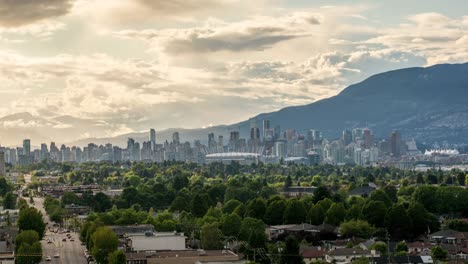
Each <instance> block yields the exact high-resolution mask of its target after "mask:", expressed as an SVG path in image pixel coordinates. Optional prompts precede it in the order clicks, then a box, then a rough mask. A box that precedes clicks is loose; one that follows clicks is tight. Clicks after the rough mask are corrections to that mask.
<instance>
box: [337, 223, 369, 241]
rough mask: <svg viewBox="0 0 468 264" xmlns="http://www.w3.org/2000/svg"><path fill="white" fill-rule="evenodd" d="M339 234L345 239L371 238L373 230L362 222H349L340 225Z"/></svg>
mask: <svg viewBox="0 0 468 264" xmlns="http://www.w3.org/2000/svg"><path fill="white" fill-rule="evenodd" d="M340 232H341V234H342V235H343V236H345V237H360V238H371V237H372V235H373V234H374V233H375V228H374V227H373V226H371V225H370V224H369V223H367V222H366V221H363V220H351V221H348V222H343V223H342V224H341V225H340Z"/></svg>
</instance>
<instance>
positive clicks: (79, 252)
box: [25, 175, 87, 264]
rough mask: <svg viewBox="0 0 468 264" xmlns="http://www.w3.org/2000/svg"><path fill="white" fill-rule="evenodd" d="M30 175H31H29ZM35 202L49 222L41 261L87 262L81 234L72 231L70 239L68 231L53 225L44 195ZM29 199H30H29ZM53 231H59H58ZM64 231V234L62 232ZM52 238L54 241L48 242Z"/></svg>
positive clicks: (35, 198)
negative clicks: (46, 209)
mask: <svg viewBox="0 0 468 264" xmlns="http://www.w3.org/2000/svg"><path fill="white" fill-rule="evenodd" d="M28 176H29V175H28ZM28 176H26V175H25V181H26V183H28V181H30V179H31V178H30V176H29V177H28ZM33 199H34V203H33V204H30V205H31V206H34V207H35V208H36V209H38V210H40V211H41V212H42V215H43V216H44V222H45V223H47V226H46V234H45V236H44V239H43V240H42V241H41V244H42V251H43V253H42V255H43V257H42V261H41V263H56V264H59V263H63V264H87V261H86V259H85V257H84V250H85V246H82V245H81V242H80V239H79V234H78V233H76V232H70V235H71V238H73V239H74V241H70V239H68V238H67V234H66V232H64V230H61V229H60V228H59V227H53V223H52V221H50V218H49V216H48V215H47V213H46V211H45V209H44V206H43V203H44V198H42V197H33ZM27 200H28V201H29V199H27ZM52 231H58V232H57V233H55V232H52ZM61 231H62V232H63V233H62V234H61V233H60V232H61ZM63 238H66V241H62V239H63ZM48 240H50V241H51V242H52V243H48V242H47V241H48ZM56 254H59V257H58V258H54V255H56ZM47 256H50V257H51V261H47V260H46V257H47Z"/></svg>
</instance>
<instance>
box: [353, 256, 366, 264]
mask: <svg viewBox="0 0 468 264" xmlns="http://www.w3.org/2000/svg"><path fill="white" fill-rule="evenodd" d="M352 263H353V264H369V259H368V258H366V257H360V258H357V259H355V260H353V262H352Z"/></svg>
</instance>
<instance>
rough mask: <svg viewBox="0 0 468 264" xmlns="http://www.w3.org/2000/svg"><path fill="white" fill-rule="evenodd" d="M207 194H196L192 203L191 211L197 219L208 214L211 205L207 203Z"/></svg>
mask: <svg viewBox="0 0 468 264" xmlns="http://www.w3.org/2000/svg"><path fill="white" fill-rule="evenodd" d="M206 196H207V194H205V195H202V194H198V193H197V194H195V196H194V197H193V199H192V201H191V203H190V210H191V212H192V214H193V215H194V216H196V217H203V216H204V215H205V214H206V212H207V211H208V208H209V204H208V202H207V197H206Z"/></svg>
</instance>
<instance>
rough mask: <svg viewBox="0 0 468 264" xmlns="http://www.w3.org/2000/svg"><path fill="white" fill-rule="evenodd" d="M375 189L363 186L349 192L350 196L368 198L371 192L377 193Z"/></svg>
mask: <svg viewBox="0 0 468 264" xmlns="http://www.w3.org/2000/svg"><path fill="white" fill-rule="evenodd" d="M375 189H376V188H375V187H372V186H361V187H357V188H354V189H352V190H350V191H349V196H362V197H367V196H369V195H370V193H371V192H373V191H375Z"/></svg>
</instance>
